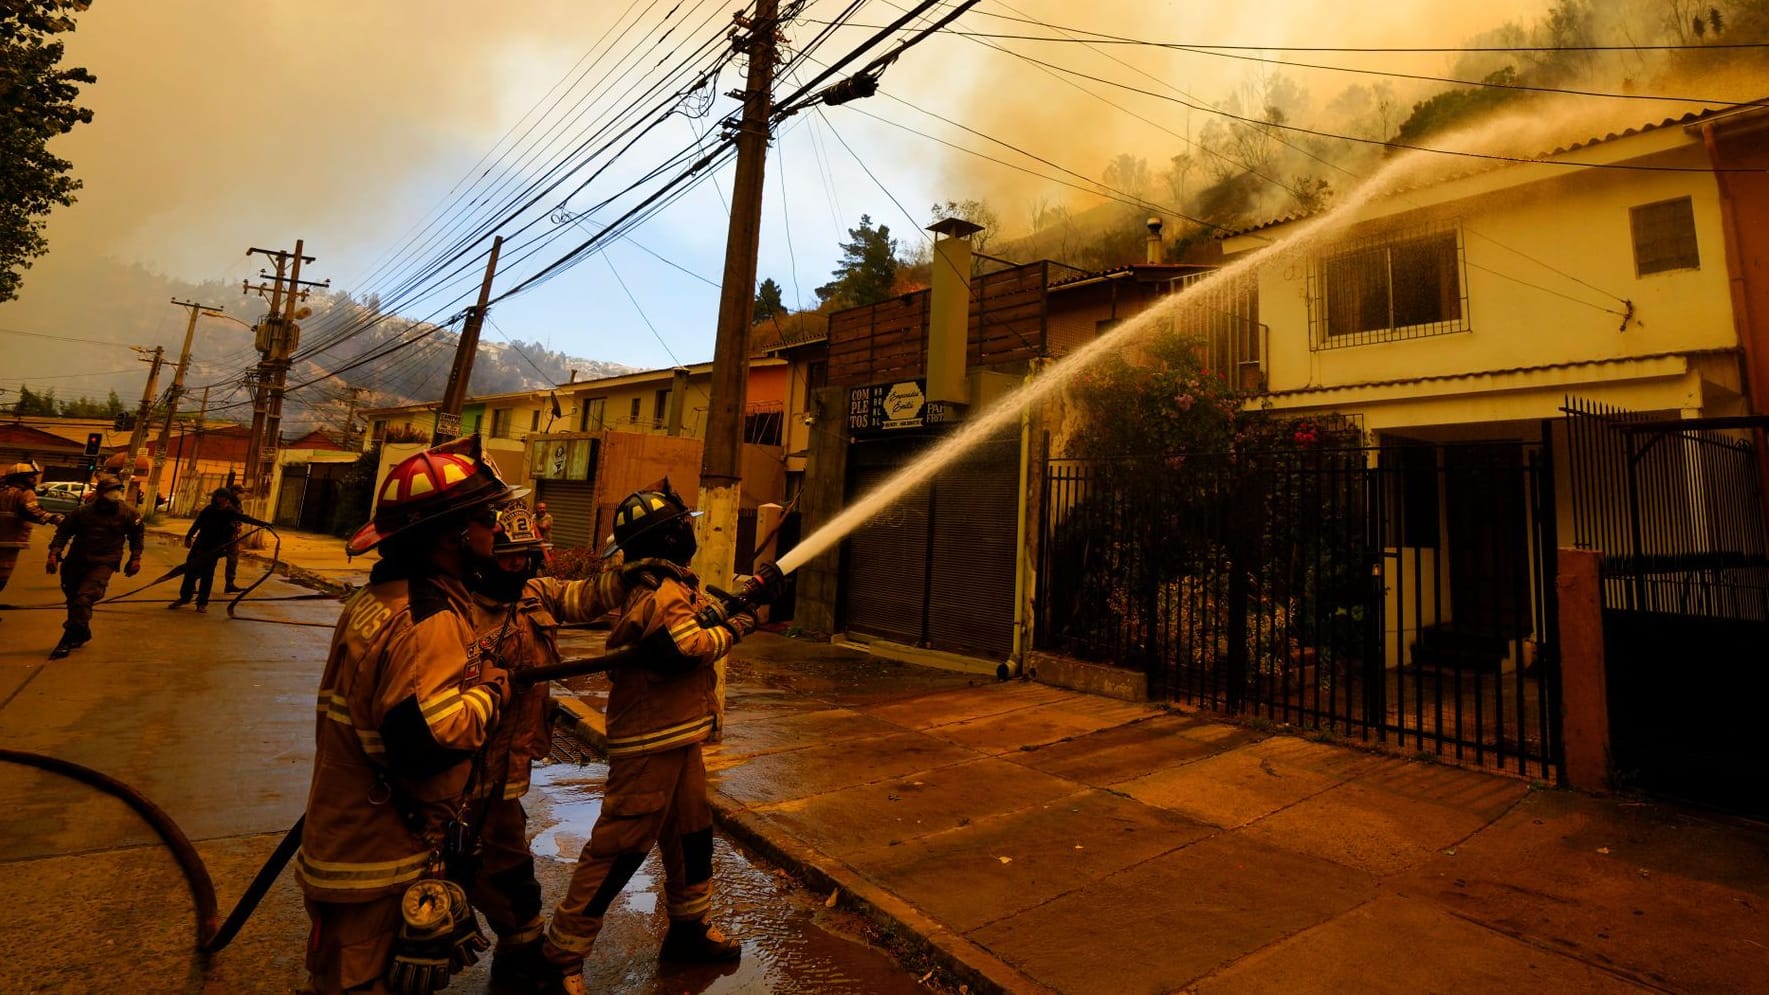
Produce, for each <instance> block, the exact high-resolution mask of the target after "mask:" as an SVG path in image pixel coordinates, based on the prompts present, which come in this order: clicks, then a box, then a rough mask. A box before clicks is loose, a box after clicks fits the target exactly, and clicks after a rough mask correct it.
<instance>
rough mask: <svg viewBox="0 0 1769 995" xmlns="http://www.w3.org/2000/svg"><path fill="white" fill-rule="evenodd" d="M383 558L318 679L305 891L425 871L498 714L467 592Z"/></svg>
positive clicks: (341, 888) (346, 897)
mask: <svg viewBox="0 0 1769 995" xmlns="http://www.w3.org/2000/svg"><path fill="white" fill-rule="evenodd" d="M390 568H391V564H389V563H387V562H386V561H382V562H381V563H380V564H378V565H377V566H376V568H375V574H374V575H373V576H371V578H370V583H369V586H368V587H365V588H363V589H362V590H360V591H358V592H357V593H356V594H355V595H353V596H352V597H351V598H350V600H349V601H347V602H345V604H344V612H343V614H342V616H340V617H339V619H338V627H337V630H336V631H335V632H334V633H333V636H332V648H331V653H330V655H329V656H328V657H327V658H326V669H325V676H324V677H323V678H321V680H320V689H319V718H318V723H317V726H318V732H317V735H316V739H317V746H318V749H317V750H316V751H315V754H314V758H313V784H312V787H311V789H310V790H309V792H308V796H307V826H306V829H305V830H304V831H303V834H302V841H301V849H300V850H299V851H298V852H297V853H296V855H295V875H296V878H297V880H299V881H300V882H301V888H302V890H303V891H305V892H306V893H307V895H308V896H309V897H310V898H313V899H316V900H319V901H328V902H361V901H368V900H370V899H374V898H378V897H381V896H385V895H389V894H396V893H398V892H400V891H402V890H403V889H404V888H405V886H406V885H407V884H409V883H410V882H412V881H415V880H417V879H418V878H419V877H420V876H422V875H423V873H424V871H425V869H426V868H427V867H428V865H429V864H430V862H431V860H432V857H433V852H434V851H435V849H436V848H437V846H438V845H439V843H440V840H441V832H442V828H443V826H445V825H446V824H447V822H448V820H449V819H450V818H451V817H452V816H453V815H454V814H455V811H456V809H457V807H458V805H459V803H460V801H461V795H462V794H463V792H464V791H465V790H466V789H467V782H468V778H469V775H470V773H471V768H472V763H471V759H472V756H473V753H474V752H475V751H477V750H478V749H479V747H480V746H482V745H484V743H485V740H486V737H487V736H488V735H489V734H490V732H491V730H492V728H493V726H494V725H495V724H496V721H497V713H498V704H499V703H498V698H497V693H496V692H495V691H493V690H492V689H491V688H487V687H482V686H476V685H477V684H478V682H479V671H480V661H479V657H478V648H477V646H476V645H474V640H473V630H472V628H471V625H470V620H471V619H472V611H473V608H472V603H471V601H470V600H469V597H468V595H467V592H466V590H465V589H464V588H463V587H461V585H460V583H459V582H458V581H456V580H454V579H452V578H448V577H438V576H413V577H409V578H407V577H400V576H395V575H393V572H392V570H391V569H390Z"/></svg>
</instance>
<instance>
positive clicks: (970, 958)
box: [553, 696, 1050, 995]
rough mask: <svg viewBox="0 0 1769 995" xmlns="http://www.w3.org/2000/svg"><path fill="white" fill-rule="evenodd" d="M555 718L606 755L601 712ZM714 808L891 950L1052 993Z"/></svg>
mask: <svg viewBox="0 0 1769 995" xmlns="http://www.w3.org/2000/svg"><path fill="white" fill-rule="evenodd" d="M553 712H554V714H555V715H556V716H557V717H558V718H559V719H560V720H561V721H562V722H563V723H564V724H565V725H566V726H568V727H570V729H571V730H572V732H573V733H574V734H576V735H577V736H579V737H580V738H582V739H583V740H584V741H585V742H587V743H588V744H589V745H590V746H591V747H592V748H593V749H595V750H596V751H597V752H599V753H606V751H607V748H608V729H607V724H606V721H605V719H604V717H603V715H602V713H601V712H599V711H597V710H596V709H594V708H592V707H590V706H589V705H587V704H585V703H584V702H583V701H581V700H579V699H577V698H573V697H569V696H561V697H557V698H554V699H553ZM709 801H710V802H711V804H712V810H713V820H714V821H715V822H717V823H718V825H719V828H721V829H723V830H724V831H725V832H726V834H727V835H729V836H730V837H731V838H732V839H734V840H736V841H737V842H739V843H741V844H742V845H743V846H744V847H745V848H747V849H749V850H750V851H752V852H754V853H758V854H761V855H762V856H763V857H765V858H767V859H768V860H769V861H770V862H771V863H773V864H775V865H776V866H778V867H781V868H784V869H785V870H786V871H787V872H788V873H790V874H792V875H793V876H794V877H797V878H798V879H799V880H801V881H803V882H804V883H805V884H806V885H807V886H808V887H809V888H810V889H811V890H812V891H816V892H828V891H840V893H841V896H842V897H841V899H840V900H841V901H842V902H844V903H846V905H847V906H848V907H849V908H850V909H852V910H853V911H855V912H857V913H859V914H860V915H862V916H864V917H865V918H866V919H867V920H869V921H870V922H871V923H872V924H873V925H875V926H877V927H878V928H879V929H880V930H881V931H882V932H883V933H885V934H886V936H887V937H888V938H889V941H890V945H891V946H893V947H895V948H897V949H898V950H899V951H902V950H907V951H909V952H910V953H911V954H912V955H914V956H916V957H919V958H921V959H922V960H924V961H926V962H928V963H930V964H933V965H936V966H937V967H938V968H939V969H940V971H941V972H942V973H944V974H945V975H947V976H948V977H950V978H953V979H956V980H957V981H959V982H962V983H964V984H965V985H967V986H968V990H969V991H972V992H978V993H985V992H987V993H1004V995H1021V993H1027V995H1030V993H1043V992H1048V991H1050V989H1048V988H1045V987H1043V986H1042V985H1039V984H1037V983H1035V982H1033V981H1032V980H1031V979H1029V978H1027V977H1026V976H1025V975H1023V974H1021V973H1020V972H1018V971H1016V970H1014V969H1013V968H1012V967H1010V966H1009V965H1008V964H1007V963H1006V962H1004V961H1002V960H1001V959H1000V958H997V957H996V956H995V955H993V954H991V953H989V952H988V951H987V950H984V949H983V948H982V947H980V946H977V945H976V944H975V943H972V942H971V941H969V940H967V939H965V938H964V937H962V936H959V935H957V934H955V933H953V932H952V931H951V930H950V929H947V928H946V927H945V926H942V925H941V924H940V923H938V922H935V921H934V920H932V919H930V918H928V917H927V916H926V915H924V914H922V912H921V911H920V910H918V909H916V908H915V907H914V906H913V905H910V904H909V903H908V902H905V901H903V900H902V899H900V898H898V897H897V896H895V895H893V894H891V893H890V892H888V891H885V890H884V889H883V888H880V887H878V886H877V885H874V884H872V883H870V882H868V881H866V880H865V879H864V878H862V877H861V876H860V875H859V873H858V872H856V871H855V870H854V869H853V868H851V867H848V866H847V865H846V864H843V863H841V862H839V861H836V860H834V859H833V858H831V857H829V856H827V855H825V854H823V853H820V852H818V851H817V850H815V849H813V848H811V847H810V846H807V845H806V844H804V843H802V842H800V841H799V840H796V839H793V838H792V837H790V836H784V835H778V834H773V833H770V832H769V827H768V826H767V825H766V821H765V820H764V819H763V818H762V817H760V816H758V815H756V814H755V813H754V812H751V811H750V810H749V809H747V808H744V807H743V806H741V805H737V804H734V803H732V802H729V801H726V800H724V799H723V798H721V797H720V796H719V795H718V793H717V792H716V791H715V792H711V793H710V798H709Z"/></svg>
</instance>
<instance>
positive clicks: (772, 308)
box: [751, 277, 786, 325]
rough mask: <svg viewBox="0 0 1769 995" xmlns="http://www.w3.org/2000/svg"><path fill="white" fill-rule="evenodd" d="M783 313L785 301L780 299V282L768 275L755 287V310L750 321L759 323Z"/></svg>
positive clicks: (784, 312)
mask: <svg viewBox="0 0 1769 995" xmlns="http://www.w3.org/2000/svg"><path fill="white" fill-rule="evenodd" d="M785 314H786V302H784V301H782V300H781V299H780V284H778V283H775V282H774V278H773V277H768V278H767V279H766V280H763V281H762V284H761V286H759V287H757V288H756V312H755V317H754V318H753V319H751V322H752V323H753V324H757V325H759V324H761V323H762V322H764V321H772V320H774V319H775V318H779V317H783V316H784V315H785Z"/></svg>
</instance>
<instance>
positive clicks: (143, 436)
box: [125, 346, 166, 483]
mask: <svg viewBox="0 0 1769 995" xmlns="http://www.w3.org/2000/svg"><path fill="white" fill-rule="evenodd" d="M137 351H139V352H146V351H147V350H146V349H139V350H137ZM165 358H166V350H165V347H163V346H154V357H153V358H152V359H144V360H142V361H143V362H147V363H152V364H153V366H151V367H149V368H148V371H147V386H146V387H144V388H142V391H141V411H140V412H139V413H137V414H136V416H135V430H134V431H132V432H130V433H129V458H130V459H132V460H133V459H134V458H135V456H136V454H138V453H140V452H141V446H142V444H143V443H145V442H146V441H147V418H148V415H149V414H150V413H151V412H152V411H153V409H154V388H156V387H158V386H159V383H160V364H161V363H162V362H164V361H165ZM125 483H127V481H125Z"/></svg>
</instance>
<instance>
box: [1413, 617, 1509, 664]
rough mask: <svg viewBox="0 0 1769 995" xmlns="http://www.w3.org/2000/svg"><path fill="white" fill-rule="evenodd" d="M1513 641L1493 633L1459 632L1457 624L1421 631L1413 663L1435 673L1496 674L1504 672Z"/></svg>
mask: <svg viewBox="0 0 1769 995" xmlns="http://www.w3.org/2000/svg"><path fill="white" fill-rule="evenodd" d="M1510 646H1511V641H1510V640H1508V639H1506V638H1504V637H1503V636H1495V635H1492V634H1490V633H1482V632H1469V631H1466V630H1462V629H1457V628H1456V626H1455V624H1454V623H1445V624H1443V625H1433V626H1430V627H1428V628H1425V629H1422V630H1420V632H1419V638H1418V640H1417V641H1415V642H1414V643H1413V647H1412V649H1413V658H1412V664H1413V665H1414V666H1416V667H1426V668H1432V669H1436V670H1461V671H1462V672H1464V673H1470V672H1476V673H1491V674H1496V673H1499V672H1500V671H1502V670H1503V669H1504V666H1505V657H1506V655H1507V654H1508V653H1509V652H1510Z"/></svg>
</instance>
